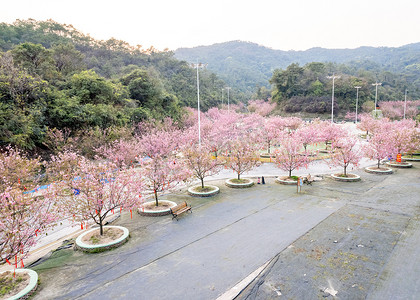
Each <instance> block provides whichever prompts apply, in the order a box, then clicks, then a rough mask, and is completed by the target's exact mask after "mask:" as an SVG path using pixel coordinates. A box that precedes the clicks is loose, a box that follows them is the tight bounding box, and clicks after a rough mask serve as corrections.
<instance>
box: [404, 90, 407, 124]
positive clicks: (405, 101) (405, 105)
mask: <svg viewBox="0 0 420 300" xmlns="http://www.w3.org/2000/svg"><path fill="white" fill-rule="evenodd" d="M406 109H407V89H405V95H404V120H405V111H406Z"/></svg>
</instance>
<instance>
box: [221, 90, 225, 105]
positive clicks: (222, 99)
mask: <svg viewBox="0 0 420 300" xmlns="http://www.w3.org/2000/svg"><path fill="white" fill-rule="evenodd" d="M224 90H225V89H224V88H222V106H223V91H224Z"/></svg>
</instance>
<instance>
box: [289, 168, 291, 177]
mask: <svg viewBox="0 0 420 300" xmlns="http://www.w3.org/2000/svg"><path fill="white" fill-rule="evenodd" d="M289 177H292V170H291V169H289Z"/></svg>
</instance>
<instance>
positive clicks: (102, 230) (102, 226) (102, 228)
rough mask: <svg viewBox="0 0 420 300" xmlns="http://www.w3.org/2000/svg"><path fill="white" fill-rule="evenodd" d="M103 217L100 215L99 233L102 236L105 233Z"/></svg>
mask: <svg viewBox="0 0 420 300" xmlns="http://www.w3.org/2000/svg"><path fill="white" fill-rule="evenodd" d="M102 221H103V220H102V217H101V216H99V234H100V235H101V236H102V235H104V225H103V224H102Z"/></svg>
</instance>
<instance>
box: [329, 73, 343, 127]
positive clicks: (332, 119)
mask: <svg viewBox="0 0 420 300" xmlns="http://www.w3.org/2000/svg"><path fill="white" fill-rule="evenodd" d="M327 78H328V79H331V78H332V80H333V85H332V96H331V123H334V81H335V79H336V78H337V79H338V78H341V76H336V75H334V73H333V75H332V76H327Z"/></svg>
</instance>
